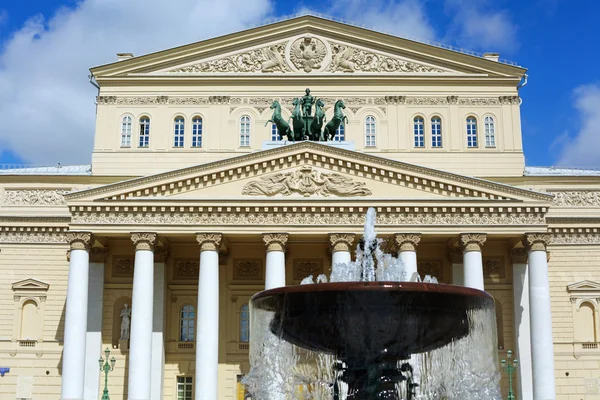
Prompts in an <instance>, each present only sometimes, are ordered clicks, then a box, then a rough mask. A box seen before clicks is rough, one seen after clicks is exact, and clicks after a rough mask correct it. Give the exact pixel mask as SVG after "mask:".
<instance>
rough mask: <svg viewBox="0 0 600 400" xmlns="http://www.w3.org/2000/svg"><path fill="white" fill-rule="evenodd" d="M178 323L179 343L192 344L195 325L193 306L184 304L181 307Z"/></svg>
mask: <svg viewBox="0 0 600 400" xmlns="http://www.w3.org/2000/svg"><path fill="white" fill-rule="evenodd" d="M179 321H180V323H179V325H180V329H179V341H180V342H193V341H194V334H195V323H196V309H195V308H194V306H192V305H191V304H186V305H185V306H183V307H181V314H180V317H179Z"/></svg>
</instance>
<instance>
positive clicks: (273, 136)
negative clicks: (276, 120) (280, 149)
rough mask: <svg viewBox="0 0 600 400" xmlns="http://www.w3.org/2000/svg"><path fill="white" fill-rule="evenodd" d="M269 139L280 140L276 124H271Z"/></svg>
mask: <svg viewBox="0 0 600 400" xmlns="http://www.w3.org/2000/svg"><path fill="white" fill-rule="evenodd" d="M271 140H272V141H274V142H277V141H279V140H281V135H280V134H279V129H277V125H275V124H271Z"/></svg>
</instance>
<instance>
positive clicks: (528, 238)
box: [524, 233, 551, 251]
mask: <svg viewBox="0 0 600 400" xmlns="http://www.w3.org/2000/svg"><path fill="white" fill-rule="evenodd" d="M550 239H551V236H550V235H549V234H547V233H526V234H525V240H524V243H525V245H526V248H527V251H546V247H547V246H548V244H549V243H550Z"/></svg>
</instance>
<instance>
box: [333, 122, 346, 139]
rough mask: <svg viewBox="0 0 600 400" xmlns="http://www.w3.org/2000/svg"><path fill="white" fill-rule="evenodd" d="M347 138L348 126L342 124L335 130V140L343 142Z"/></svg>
mask: <svg viewBox="0 0 600 400" xmlns="http://www.w3.org/2000/svg"><path fill="white" fill-rule="evenodd" d="M344 140H346V128H345V126H344V124H340V126H339V127H338V128H337V129H336V131H335V136H333V141H334V142H343V141H344Z"/></svg>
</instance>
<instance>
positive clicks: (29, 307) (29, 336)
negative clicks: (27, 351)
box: [20, 300, 38, 340]
mask: <svg viewBox="0 0 600 400" xmlns="http://www.w3.org/2000/svg"><path fill="white" fill-rule="evenodd" d="M37 311H38V307H37V304H36V303H35V301H33V300H27V301H26V302H25V303H23V309H22V310H21V337H20V339H21V340H38V317H37Z"/></svg>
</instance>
